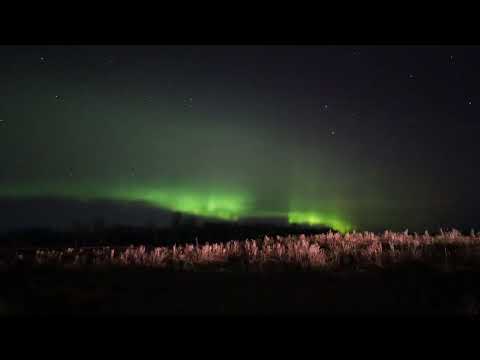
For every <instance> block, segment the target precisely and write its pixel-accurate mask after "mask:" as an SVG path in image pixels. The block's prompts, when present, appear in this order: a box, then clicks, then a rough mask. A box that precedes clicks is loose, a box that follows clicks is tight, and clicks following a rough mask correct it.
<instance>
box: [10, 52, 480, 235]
mask: <svg viewBox="0 0 480 360" xmlns="http://www.w3.org/2000/svg"><path fill="white" fill-rule="evenodd" d="M479 64H480V47H445V46H412V47H407V46H70V47H66V46H49V47H42V46H18V47H13V46H0V79H1V86H0V228H1V229H6V228H11V227H18V226H31V225H49V226H50V225H61V224H63V223H66V224H68V223H71V222H72V221H75V220H78V219H86V220H87V221H89V220H91V219H92V218H93V217H95V216H102V217H104V218H105V219H106V220H107V221H108V222H116V223H125V224H129V223H136V222H139V223H146V222H147V221H154V222H158V223H161V222H162V221H164V219H166V216H167V215H166V213H165V211H179V212H182V213H185V214H193V215H200V216H206V217H211V218H214V219H226V220H242V219H245V218H258V219H260V218H262V219H263V218H285V219H287V220H288V221H289V222H293V223H297V222H298V223H311V224H323V225H328V226H331V227H333V228H335V229H337V230H340V231H346V230H352V229H356V230H371V231H381V230H384V229H392V230H403V229H407V228H408V229H410V230H412V231H424V230H426V229H428V230H430V231H436V230H438V229H439V228H440V227H457V228H465V229H469V228H470V227H474V228H476V229H478V226H479V225H480V221H479V218H478V214H479V213H480V212H479V210H480V189H479V187H478V186H476V184H477V182H478V180H479V177H480V170H479V166H478V165H477V158H478V156H479V155H480V146H479V142H478V139H480V132H479V130H480V121H479V115H480V71H479Z"/></svg>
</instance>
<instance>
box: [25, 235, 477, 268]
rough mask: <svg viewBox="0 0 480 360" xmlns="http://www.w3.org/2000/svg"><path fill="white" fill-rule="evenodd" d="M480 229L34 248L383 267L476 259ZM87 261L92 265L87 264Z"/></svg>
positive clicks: (161, 262)
mask: <svg viewBox="0 0 480 360" xmlns="http://www.w3.org/2000/svg"><path fill="white" fill-rule="evenodd" d="M479 247H480V233H477V234H473V233H472V234H471V235H469V236H465V235H462V234H461V233H460V232H458V231H456V230H453V231H451V232H448V233H441V234H439V235H436V236H431V235H429V234H428V233H425V234H423V235H418V234H406V233H393V232H388V231H387V232H385V233H383V234H379V235H376V234H373V233H353V234H352V233H347V234H345V235H342V234H339V233H332V232H329V233H327V234H319V235H312V236H304V235H300V236H285V237H281V236H276V237H273V238H268V237H264V238H263V239H253V240H245V241H228V242H225V243H217V244H208V243H206V244H200V245H193V244H190V245H180V246H178V245H175V246H162V247H149V248H147V247H145V246H138V247H133V246H131V247H127V248H125V247H124V248H110V247H103V248H94V249H92V248H85V249H84V248H77V249H74V248H69V249H65V250H60V251H59V250H37V251H36V253H35V255H34V257H33V259H32V260H33V261H34V263H36V264H38V265H42V264H57V265H73V266H96V265H109V266H147V267H159V268H167V269H168V268H173V269H178V270H194V269H202V268H205V267H207V268H208V267H209V266H214V267H216V268H219V269H222V268H229V267H230V268H232V269H236V268H238V269H243V270H260V271H263V270H267V269H294V268H304V269H310V268H325V269H331V268H336V267H350V268H351V267H354V268H355V267H360V268H361V267H363V266H372V265H374V266H376V267H380V268H381V267H384V266H391V265H395V264H399V263H417V264H418V263H424V264H426V265H427V264H428V265H432V266H434V267H438V266H439V267H441V268H442V269H445V270H449V269H451V268H452V267H455V266H460V267H465V266H469V267H472V266H473V267H478V266H479V265H480V255H479V252H478V251H474V249H478V248H479ZM89 264H91V265H89Z"/></svg>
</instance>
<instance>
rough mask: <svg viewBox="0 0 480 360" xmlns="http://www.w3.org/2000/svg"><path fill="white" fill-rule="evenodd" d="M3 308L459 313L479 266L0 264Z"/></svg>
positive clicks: (471, 305)
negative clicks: (306, 268) (251, 268)
mask: <svg viewBox="0 0 480 360" xmlns="http://www.w3.org/2000/svg"><path fill="white" fill-rule="evenodd" d="M0 284H1V286H0V312H1V314H2V315H7V316H8V315H30V314H44V315H50V314H62V315H64V314H67V315H99V314H102V315H111V314H114V315H225V314H227V315H244V314H248V315H251V314H253V315H321V316H364V315H366V316H370V315H374V316H385V315H387V316H402V315H407V316H465V317H469V318H476V317H477V316H478V314H479V313H480V272H478V271H472V270H468V271H456V272H443V271H439V270H433V269H429V268H425V267H422V266H420V265H402V266H401V267H398V268H392V269H383V270H377V269H370V270H365V271H351V272H321V271H320V272H318V271H317V272H301V271H298V272H283V273H282V272H276V273H272V272H271V273H249V272H231V273H230V272H167V271H165V270H159V269H148V268H131V267H130V268H116V269H115V268H109V269H101V268H90V269H88V268H87V269H82V270H79V269H77V270H73V269H71V270H68V269H60V268H53V267H42V268H37V269H35V270H33V269H31V268H28V267H23V268H22V267H15V268H9V269H7V268H4V269H2V270H0Z"/></svg>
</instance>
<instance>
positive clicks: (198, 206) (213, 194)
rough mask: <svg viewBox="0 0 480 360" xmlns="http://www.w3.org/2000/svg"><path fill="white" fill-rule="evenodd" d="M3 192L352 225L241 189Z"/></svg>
mask: <svg viewBox="0 0 480 360" xmlns="http://www.w3.org/2000/svg"><path fill="white" fill-rule="evenodd" d="M93 189H96V191H94V190H93ZM0 195H1V196H4V197H15V198H21V197H27V198H35V197H54V198H56V197H58V198H65V199H74V200H82V201H88V200H102V199H103V200H114V201H125V202H142V203H145V204H148V205H151V206H154V207H158V208H161V209H166V210H169V211H173V212H180V213H183V214H186V215H194V216H198V217H204V218H210V219H219V220H227V221H237V220H242V219H245V218H249V219H252V218H278V219H286V220H287V221H288V223H290V224H303V225H310V226H327V227H330V228H332V229H334V230H336V231H340V232H347V231H348V230H350V229H351V228H352V225H351V224H350V223H349V222H347V221H346V220H344V219H342V218H340V217H339V216H336V215H334V214H325V213H322V212H320V211H307V212H305V211H301V210H298V209H286V210H266V209H261V208H259V207H258V206H256V204H255V201H254V199H253V198H252V196H250V195H249V194H247V193H246V192H242V191H237V192H231V193H228V192H218V191H209V190H193V189H187V188H164V189H155V188H149V187H139V188H128V187H125V188H118V189H116V188H115V189H114V188H110V189H108V190H107V189H106V190H104V191H99V187H93V186H90V187H88V186H87V187H81V188H77V189H74V188H72V187H66V186H63V187H62V186H58V185H57V186H54V185H44V186H43V187H40V188H39V187H27V186H23V187H22V186H18V187H17V188H10V189H3V191H2V193H1V194H0Z"/></svg>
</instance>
